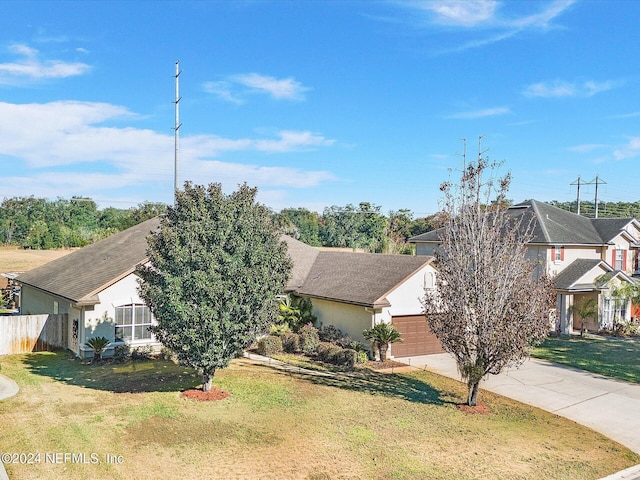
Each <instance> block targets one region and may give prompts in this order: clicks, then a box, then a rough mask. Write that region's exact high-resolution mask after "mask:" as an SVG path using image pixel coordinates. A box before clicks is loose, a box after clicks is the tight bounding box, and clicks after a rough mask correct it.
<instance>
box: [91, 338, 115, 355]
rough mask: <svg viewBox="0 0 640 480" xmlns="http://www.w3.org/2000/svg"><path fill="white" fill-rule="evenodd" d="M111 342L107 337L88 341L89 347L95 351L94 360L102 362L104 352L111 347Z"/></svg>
mask: <svg viewBox="0 0 640 480" xmlns="http://www.w3.org/2000/svg"><path fill="white" fill-rule="evenodd" d="M109 343H110V342H109V340H107V338H105V337H93V338H90V339H89V340H87V343H86V345H87V347H90V348H91V349H92V350H93V359H94V360H100V358H101V357H102V352H104V351H105V349H106V348H107V347H108V346H109Z"/></svg>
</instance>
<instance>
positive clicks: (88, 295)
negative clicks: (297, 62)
mask: <svg viewBox="0 0 640 480" xmlns="http://www.w3.org/2000/svg"><path fill="white" fill-rule="evenodd" d="M159 223H160V219H159V218H154V219H151V220H147V221H146V222H143V223H141V224H139V225H136V226H134V227H131V228H129V229H127V230H124V231H122V232H119V233H116V234H115V235H112V236H110V237H108V238H105V239H104V240H100V241H99V242H96V243H94V244H92V245H89V246H87V247H84V248H81V249H80V250H76V251H75V252H72V253H70V254H68V255H65V256H64V257H61V258H59V259H57V260H54V261H52V262H49V263H47V264H45V265H43V266H41V267H39V268H36V269H33V270H30V271H29V272H26V273H23V274H22V275H19V276H18V279H17V280H18V281H19V282H21V283H23V284H26V285H31V286H33V287H36V288H38V289H40V290H44V291H46V292H49V293H51V294H53V295H56V296H59V297H62V298H67V299H69V300H70V301H72V302H74V303H80V304H92V303H96V302H97V301H98V297H97V294H98V293H100V292H101V291H102V290H104V289H105V288H107V287H109V286H110V285H113V284H114V283H115V282H117V281H118V280H120V279H121V278H123V277H125V276H126V275H128V274H130V273H132V272H133V271H134V269H135V267H136V265H138V264H140V263H142V262H144V261H146V258H147V256H146V248H147V240H146V238H147V236H148V235H149V233H151V232H152V231H154V230H156V229H157V228H158V225H159ZM282 240H284V241H285V242H286V243H287V249H288V253H289V256H290V257H291V259H292V261H293V269H292V272H291V278H290V280H289V282H288V285H287V287H286V288H287V291H294V292H297V293H301V294H304V295H310V296H314V297H318V298H327V299H331V300H337V301H342V302H347V303H353V304H357V305H367V306H373V305H374V304H376V305H378V304H380V305H381V304H385V302H386V303H387V304H388V302H387V300H386V299H385V298H384V296H385V295H386V294H387V293H389V292H390V291H391V290H392V289H393V288H395V287H396V286H397V285H398V284H400V283H401V282H402V281H403V280H405V279H406V278H407V277H409V276H410V275H411V274H412V273H413V272H415V271H416V270H417V269H419V268H421V267H422V266H423V265H425V264H427V263H429V262H430V261H431V260H432V258H431V257H425V256H421V257H415V256H409V255H381V254H367V253H352V252H333V251H320V250H319V249H317V248H315V247H311V246H309V245H307V244H305V243H302V242H300V241H298V240H295V239H293V238H291V237H287V236H284V235H283V236H282Z"/></svg>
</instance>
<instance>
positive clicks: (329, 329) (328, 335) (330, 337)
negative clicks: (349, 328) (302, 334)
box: [318, 325, 343, 343]
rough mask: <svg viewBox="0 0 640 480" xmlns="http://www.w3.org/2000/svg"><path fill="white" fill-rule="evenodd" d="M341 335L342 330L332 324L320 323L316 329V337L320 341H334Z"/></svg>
mask: <svg viewBox="0 0 640 480" xmlns="http://www.w3.org/2000/svg"><path fill="white" fill-rule="evenodd" d="M342 336H343V335H342V331H341V330H340V329H339V328H336V327H335V326H334V325H322V326H321V327H320V328H319V329H318V337H319V338H320V341H321V342H331V343H336V342H337V341H338V340H340V338H341V337H342Z"/></svg>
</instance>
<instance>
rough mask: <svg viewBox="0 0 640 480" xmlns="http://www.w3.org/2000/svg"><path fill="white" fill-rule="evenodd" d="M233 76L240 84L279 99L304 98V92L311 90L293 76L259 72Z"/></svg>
mask: <svg viewBox="0 0 640 480" xmlns="http://www.w3.org/2000/svg"><path fill="white" fill-rule="evenodd" d="M232 78H233V79H234V80H235V81H236V82H237V83H239V84H240V85H244V86H246V87H249V88H251V89H253V90H255V91H257V92H261V93H267V94H269V95H271V96H272V97H273V98H276V99H278V100H280V99H283V100H302V99H303V98H304V92H306V91H307V90H309V89H308V88H307V87H303V86H302V84H301V83H300V82H298V81H296V80H294V79H293V78H291V77H289V78H283V79H277V78H275V77H268V76H265V75H259V74H257V73H248V74H244V75H235V76H234V77H232Z"/></svg>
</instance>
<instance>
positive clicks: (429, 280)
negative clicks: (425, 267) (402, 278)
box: [424, 272, 435, 290]
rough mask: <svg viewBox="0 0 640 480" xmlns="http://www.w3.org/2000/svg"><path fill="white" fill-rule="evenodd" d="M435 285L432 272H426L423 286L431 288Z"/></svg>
mask: <svg viewBox="0 0 640 480" xmlns="http://www.w3.org/2000/svg"><path fill="white" fill-rule="evenodd" d="M434 287H435V280H434V278H433V272H427V273H425V274H424V288H427V289H429V290H433V288H434Z"/></svg>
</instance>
